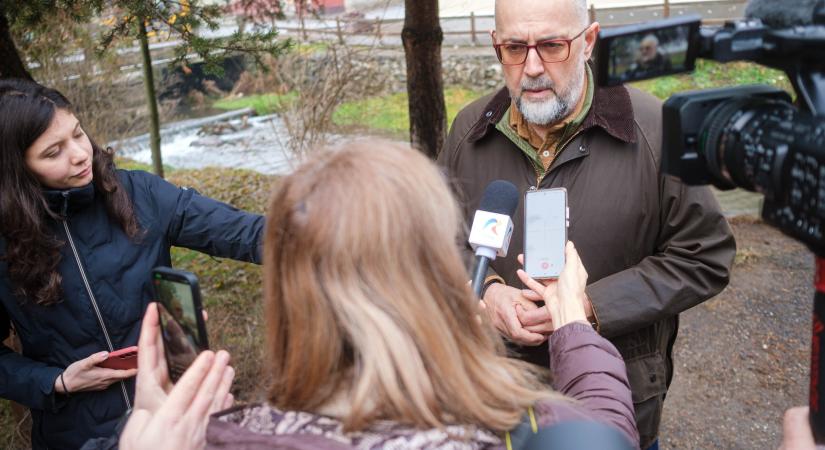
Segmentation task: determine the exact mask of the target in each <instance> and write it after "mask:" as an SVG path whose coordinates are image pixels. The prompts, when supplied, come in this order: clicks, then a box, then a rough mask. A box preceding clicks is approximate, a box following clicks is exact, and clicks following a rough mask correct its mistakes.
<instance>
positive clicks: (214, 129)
mask: <svg viewBox="0 0 825 450" xmlns="http://www.w3.org/2000/svg"><path fill="white" fill-rule="evenodd" d="M288 141H289V135H288V133H287V131H286V128H285V127H284V124H283V121H282V120H281V119H280V117H278V116H277V115H267V116H260V117H251V116H249V112H248V111H235V112H231V113H226V114H221V115H219V116H213V117H210V118H204V119H196V120H188V121H184V122H177V123H174V124H170V125H168V126H165V127H164V128H163V129H162V131H161V155H162V157H163V163H164V165H168V166H171V167H175V168H190V169H198V168H203V167H208V166H213V167H231V168H241V169H249V170H254V171H257V172H261V173H265V174H285V173H288V172H290V171H291V170H292V168H293V166H294V164H295V159H294V158H292V157H291V156H290V153H289V150H288V147H287V144H288ZM110 145H111V146H112V147H113V148H115V149H116V150H117V151H118V154H120V155H121V156H124V157H126V158H130V159H134V160H136V161H138V162H141V163H146V164H151V163H152V154H151V150H150V147H149V136H148V135H141V136H137V137H133V138H129V139H124V140H122V141H116V142H112V143H110Z"/></svg>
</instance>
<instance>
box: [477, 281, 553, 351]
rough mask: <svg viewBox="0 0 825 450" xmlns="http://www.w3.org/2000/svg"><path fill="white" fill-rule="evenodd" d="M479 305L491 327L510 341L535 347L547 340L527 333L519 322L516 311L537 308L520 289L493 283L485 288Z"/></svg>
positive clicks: (535, 334)
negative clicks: (485, 290)
mask: <svg viewBox="0 0 825 450" xmlns="http://www.w3.org/2000/svg"><path fill="white" fill-rule="evenodd" d="M479 303H480V306H481V308H482V309H483V310H484V311H486V313H487V317H488V318H489V319H490V322H491V323H492V324H493V326H494V327H496V329H497V330H499V331H500V332H501V333H502V334H503V335H504V336H505V337H507V338H508V339H510V340H511V341H513V342H515V343H517V344H521V345H530V346H535V345H539V344H541V343H542V342H544V341H545V340H547V336H546V335H544V334H541V333H535V332H532V331H528V330H526V329H524V327H523V326H522V324H521V322H519V318H518V313H517V310H525V311H532V310H535V309H537V308H538V307H537V306H536V304H535V303H533V302H532V301H531V300H529V299H528V298H526V297H525V296H524V293H523V291H522V290H521V289H516V288H514V287H510V286H507V285H504V284H501V283H494V284H492V285H490V287H488V288H487V292H485V293H484V300H482V301H481V302H479Z"/></svg>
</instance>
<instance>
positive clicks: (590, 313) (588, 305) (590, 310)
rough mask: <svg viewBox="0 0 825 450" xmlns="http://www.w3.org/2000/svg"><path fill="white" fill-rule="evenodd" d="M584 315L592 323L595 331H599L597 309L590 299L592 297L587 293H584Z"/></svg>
mask: <svg viewBox="0 0 825 450" xmlns="http://www.w3.org/2000/svg"><path fill="white" fill-rule="evenodd" d="M583 302H584V314H585V316H587V321H588V322H590V325H591V326H592V327H593V329H594V330H596V331H599V318H598V316H596V308H595V307H594V306H593V301H592V300H591V299H590V295H588V294H587V292H585V293H584V299H583Z"/></svg>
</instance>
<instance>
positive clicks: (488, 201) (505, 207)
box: [478, 180, 519, 217]
mask: <svg viewBox="0 0 825 450" xmlns="http://www.w3.org/2000/svg"><path fill="white" fill-rule="evenodd" d="M518 202H519V191H518V189H517V188H516V186H515V185H514V184H513V183H511V182H509V181H505V180H494V181H493V182H491V183H490V184H488V185H487V188H486V189H484V195H483V196H482V197H481V203H479V205H478V209H480V210H482V211H487V212H492V213H496V214H503V215H505V216H509V217H513V214H514V213H515V212H516V208H518Z"/></svg>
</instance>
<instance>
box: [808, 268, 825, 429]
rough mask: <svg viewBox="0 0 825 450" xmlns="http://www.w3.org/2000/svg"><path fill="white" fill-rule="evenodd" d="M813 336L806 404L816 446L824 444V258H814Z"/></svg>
mask: <svg viewBox="0 0 825 450" xmlns="http://www.w3.org/2000/svg"><path fill="white" fill-rule="evenodd" d="M814 286H815V288H816V291H815V292H814V313H813V327H812V328H813V334H812V336H811V385H810V392H809V399H808V404H809V406H810V407H811V412H810V422H811V430H813V433H814V440H815V441H816V443H817V444H823V443H825V371H823V370H822V364H823V363H825V342H823V338H825V257H822V256H818V255H817V256H816V276H815V279H814Z"/></svg>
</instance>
